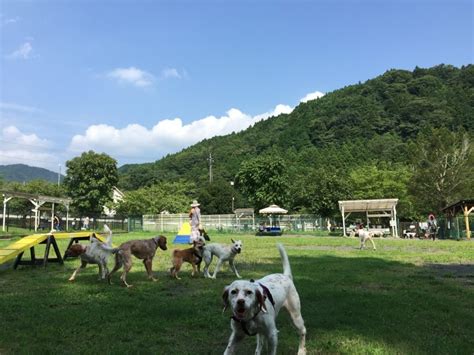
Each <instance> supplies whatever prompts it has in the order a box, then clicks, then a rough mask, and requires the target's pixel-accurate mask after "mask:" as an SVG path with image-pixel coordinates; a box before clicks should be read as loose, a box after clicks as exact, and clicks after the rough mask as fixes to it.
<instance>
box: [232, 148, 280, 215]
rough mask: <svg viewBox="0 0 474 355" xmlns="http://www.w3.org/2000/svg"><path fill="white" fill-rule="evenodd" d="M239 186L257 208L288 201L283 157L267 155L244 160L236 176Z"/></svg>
mask: <svg viewBox="0 0 474 355" xmlns="http://www.w3.org/2000/svg"><path fill="white" fill-rule="evenodd" d="M236 186H237V188H238V189H239V190H240V191H241V192H242V193H243V194H244V195H245V196H246V197H247V198H248V200H249V201H250V203H252V204H253V205H254V207H255V208H256V209H260V208H263V207H265V206H268V205H269V204H272V203H275V204H281V205H282V206H284V205H285V204H286V203H287V202H288V200H289V199H288V187H289V182H288V176H287V174H286V169H285V162H284V161H283V159H282V158H280V157H277V156H273V155H267V156H261V157H257V158H254V159H250V160H247V161H244V162H243V163H242V164H241V165H240V169H239V172H238V173H237V176H236Z"/></svg>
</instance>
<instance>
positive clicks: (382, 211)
mask: <svg viewBox="0 0 474 355" xmlns="http://www.w3.org/2000/svg"><path fill="white" fill-rule="evenodd" d="M397 203H398V198H385V199H377V200H349V201H339V210H340V211H341V215H342V228H343V233H344V236H346V219H347V217H349V215H350V214H351V213H353V212H360V213H365V215H366V218H367V228H369V225H370V217H386V218H390V229H391V232H392V236H393V237H396V236H398V228H397V209H396V206H397Z"/></svg>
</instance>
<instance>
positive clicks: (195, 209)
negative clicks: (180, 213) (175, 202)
mask: <svg viewBox="0 0 474 355" xmlns="http://www.w3.org/2000/svg"><path fill="white" fill-rule="evenodd" d="M199 206H200V204H199V203H198V202H197V201H196V200H194V201H193V203H191V211H189V224H190V225H191V238H190V242H191V243H192V242H194V241H197V240H199V236H200V235H201V234H200V233H199V228H200V226H201V209H200V208H199Z"/></svg>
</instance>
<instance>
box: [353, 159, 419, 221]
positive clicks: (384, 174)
mask: <svg viewBox="0 0 474 355" xmlns="http://www.w3.org/2000/svg"><path fill="white" fill-rule="evenodd" d="M412 176H413V173H412V172H411V170H410V169H409V167H408V166H405V165H401V164H394V165H389V164H380V165H378V166H377V165H363V166H359V167H357V168H354V169H353V170H352V171H351V172H350V187H351V190H352V196H353V198H354V199H360V200H364V199H383V198H398V201H399V202H398V207H397V210H398V215H399V216H400V217H401V218H403V219H414V218H415V217H416V213H415V211H414V204H413V200H412V198H411V196H410V195H409V193H408V184H409V181H410V180H411V178H412Z"/></svg>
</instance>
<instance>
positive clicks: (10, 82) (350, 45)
mask: <svg viewBox="0 0 474 355" xmlns="http://www.w3.org/2000/svg"><path fill="white" fill-rule="evenodd" d="M0 4H1V7H0V16H1V17H0V26H1V27H0V36H1V37H0V40H1V48H0V53H1V54H0V57H1V58H0V123H1V130H2V131H1V132H0V164H12V163H24V164H28V165H34V166H42V167H46V168H49V169H51V170H54V171H57V169H58V164H61V165H62V166H63V167H64V163H65V161H66V160H67V159H70V158H71V157H74V156H77V155H79V154H80V153H81V152H82V151H85V150H89V149H93V150H95V151H97V152H105V153H107V154H110V155H111V156H112V157H114V158H115V159H117V160H118V162H119V165H121V164H124V163H134V162H136V163H139V162H149V161H154V160H156V159H159V158H160V157H162V156H163V155H164V154H167V153H173V152H176V151H179V150H181V149H182V148H184V147H186V146H189V145H191V144H194V143H196V142H198V141H200V140H201V139H204V138H209V137H212V136H214V135H222V134H227V133H230V132H232V131H239V130H242V129H245V128H246V127H248V126H249V125H251V124H253V123H255V122H256V121H258V120H261V119H267V118H268V117H271V116H272V115H274V114H278V113H282V112H286V113H288V112H291V110H292V109H293V107H295V106H296V105H297V104H298V103H299V102H300V101H301V100H303V101H305V100H307V99H308V98H309V99H310V98H315V97H319V96H321V95H322V94H323V93H328V92H330V91H332V90H335V89H338V88H341V87H343V86H345V85H350V84H353V83H357V82H358V81H362V82H363V81H365V80H367V79H370V78H373V77H375V76H377V75H380V74H382V73H383V72H384V71H386V70H388V69H390V68H400V69H409V70H412V69H413V68H414V67H415V66H420V67H429V66H433V65H437V64H440V63H446V64H453V65H456V66H461V65H465V64H470V63H472V62H473V57H474V50H473V31H474V27H473V26H474V24H473V16H474V15H473V5H472V2H471V1H459V0H450V1H427V0H426V1H416V0H412V1H355V0H352V1H349V0H347V1H124V0H123V1H92V0H89V1H81V0H77V1H60V0H57V1H41V0H39V1H10V0H0ZM308 94H310V96H307V95H308ZM311 94H312V95H311ZM305 97H306V99H305Z"/></svg>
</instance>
